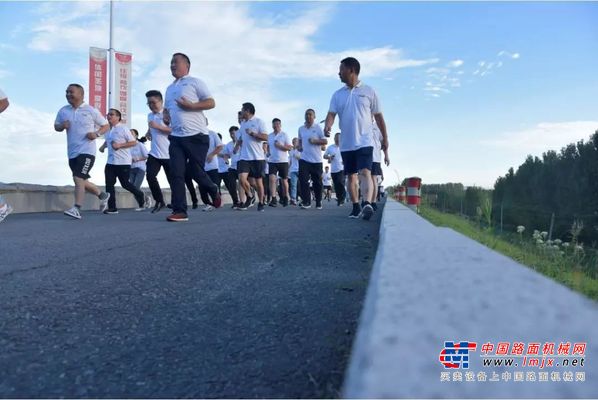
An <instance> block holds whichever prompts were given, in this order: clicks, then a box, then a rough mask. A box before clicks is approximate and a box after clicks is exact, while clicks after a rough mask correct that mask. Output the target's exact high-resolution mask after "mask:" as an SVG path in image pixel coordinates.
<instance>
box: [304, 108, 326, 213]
mask: <svg viewBox="0 0 598 400" xmlns="http://www.w3.org/2000/svg"><path fill="white" fill-rule="evenodd" d="M315 121H316V112H315V111H314V110H313V109H311V108H308V109H307V110H305V124H303V125H302V126H300V127H299V151H301V159H300V160H299V185H300V186H301V208H303V209H307V208H310V207H311V195H310V191H309V179H310V178H311V181H312V184H313V188H314V195H315V196H314V197H315V198H316V209H318V210H321V209H322V172H323V170H322V146H325V145H326V144H327V143H328V140H327V139H326V137H325V136H324V132H322V128H321V127H320V125H319V124H316V122H315Z"/></svg>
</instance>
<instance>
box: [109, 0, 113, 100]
mask: <svg viewBox="0 0 598 400" xmlns="http://www.w3.org/2000/svg"><path fill="white" fill-rule="evenodd" d="M112 20H113V18H112V0H110V44H109V48H108V63H109V64H108V65H109V68H108V71H109V72H108V108H112V105H113V101H112V97H113V95H114V94H113V93H112V90H113V86H114V46H113V45H112V42H113V39H114V34H113V32H112V22H113V21H112Z"/></svg>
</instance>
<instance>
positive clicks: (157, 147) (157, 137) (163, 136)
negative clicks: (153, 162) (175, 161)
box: [147, 111, 170, 160]
mask: <svg viewBox="0 0 598 400" xmlns="http://www.w3.org/2000/svg"><path fill="white" fill-rule="evenodd" d="M163 117H164V115H163V113H162V111H160V112H157V113H153V112H151V113H149V114H147V123H148V124H149V123H150V122H152V121H154V122H155V123H157V124H158V125H163V126H166V124H165V123H164V120H163ZM148 127H149V125H148ZM149 131H150V134H151V135H152V147H151V149H150V152H149V154H150V155H151V156H153V157H155V158H160V159H163V160H164V159H169V158H170V154H169V152H168V147H169V146H170V141H169V140H168V134H167V133H164V132H162V131H159V130H158V129H156V128H149Z"/></svg>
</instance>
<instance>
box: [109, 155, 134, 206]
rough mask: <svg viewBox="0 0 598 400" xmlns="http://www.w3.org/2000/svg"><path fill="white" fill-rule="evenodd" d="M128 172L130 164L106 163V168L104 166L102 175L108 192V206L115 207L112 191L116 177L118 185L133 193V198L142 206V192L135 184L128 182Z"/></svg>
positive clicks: (114, 197)
mask: <svg viewBox="0 0 598 400" xmlns="http://www.w3.org/2000/svg"><path fill="white" fill-rule="evenodd" d="M130 172H131V166H130V165H113V164H106V168H104V177H105V179H106V192H107V193H110V198H109V199H108V208H110V209H116V194H115V193H114V184H115V183H116V178H118V181H119V182H120V185H121V186H122V187H123V189H125V190H128V191H129V192H131V193H133V195H134V196H135V200H137V203H139V207H143V203H144V198H143V192H142V191H141V190H139V189H137V188H136V187H135V185H133V184H132V183H131V182H129V174H130Z"/></svg>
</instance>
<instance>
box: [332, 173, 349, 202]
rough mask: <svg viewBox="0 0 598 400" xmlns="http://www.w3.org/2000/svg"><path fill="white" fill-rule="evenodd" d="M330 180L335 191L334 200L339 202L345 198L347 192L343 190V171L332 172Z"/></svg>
mask: <svg viewBox="0 0 598 400" xmlns="http://www.w3.org/2000/svg"><path fill="white" fill-rule="evenodd" d="M330 175H332V182H333V184H334V193H336V200H337V201H338V202H339V203H340V202H341V201H343V200H345V197H346V196H347V192H346V191H345V174H344V173H343V171H339V172H333V173H332V174H330Z"/></svg>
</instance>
